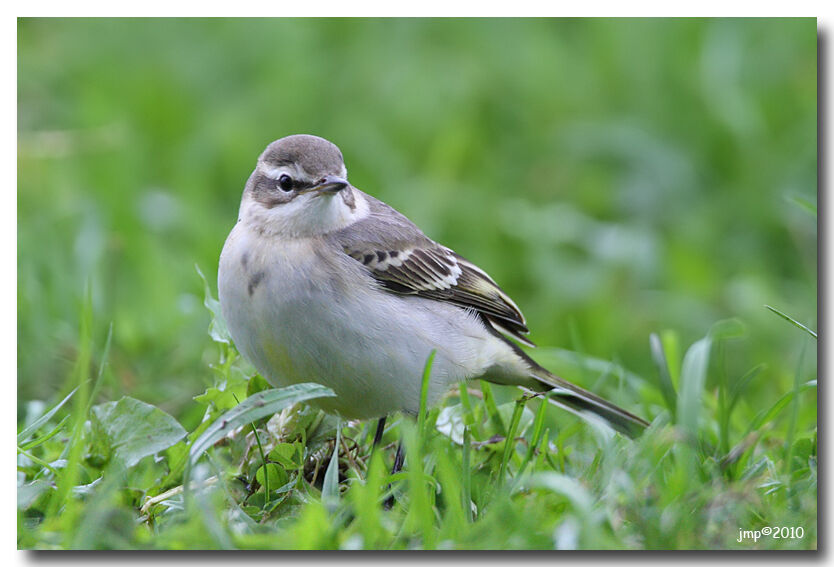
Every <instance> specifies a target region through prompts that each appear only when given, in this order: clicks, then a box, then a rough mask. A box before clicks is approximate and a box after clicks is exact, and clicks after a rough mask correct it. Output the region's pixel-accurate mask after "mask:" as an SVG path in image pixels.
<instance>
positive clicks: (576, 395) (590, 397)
mask: <svg viewBox="0 0 834 567" xmlns="http://www.w3.org/2000/svg"><path fill="white" fill-rule="evenodd" d="M531 362H532V361H531ZM531 376H532V378H534V379H535V382H534V383H530V384H528V385H527V386H526V387H524V386H522V388H523V389H525V390H532V391H534V392H538V393H549V394H550V395H549V396H548V400H549V401H550V402H551V403H552V404H554V405H557V406H560V407H562V408H563V409H567V410H568V411H570V412H572V413H575V414H577V415H579V416H580V417H585V416H586V415H587V412H590V413H592V414H595V415H597V416H599V417H600V418H602V419H603V420H604V421H605V422H606V423H608V424H609V425H610V426H611V427H612V428H614V429H616V430H617V431H619V432H620V433H622V434H624V435H627V436H628V437H631V438H632V439H633V438H635V437H637V436H638V435H640V434H641V433H642V432H643V430H644V429H645V428H646V427H648V426H649V422H647V421H646V420H645V419H642V418H640V417H638V416H636V415H634V414H633V413H631V412H628V411H626V410H624V409H623V408H621V407H619V406H617V405H615V404H612V403H611V402H609V401H608V400H604V399H603V398H601V397H599V396H597V395H596V394H593V393H591V392H589V391H587V390H585V389H583V388H580V387H579V386H577V385H575V384H571V383H570V382H568V381H567V380H565V379H563V378H559V377H558V376H556V375H555V374H552V373H551V372H549V371H548V370H546V369H544V368H542V367H541V366H539V365H538V364H535V363H534V366H533V367H532V368H531Z"/></svg>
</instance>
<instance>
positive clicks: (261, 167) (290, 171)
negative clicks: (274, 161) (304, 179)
mask: <svg viewBox="0 0 834 567" xmlns="http://www.w3.org/2000/svg"><path fill="white" fill-rule="evenodd" d="M257 169H258V171H260V172H261V173H263V174H264V175H266V176H267V177H269V178H270V179H278V178H279V177H281V175H283V174H284V173H286V174H287V175H289V176H290V177H292V178H293V179H295V178H297V177H299V175H298V167H296V166H295V165H291V166H277V167H276V166H274V165H267V164H265V163H263V162H261V163H259V164H258V167H257Z"/></svg>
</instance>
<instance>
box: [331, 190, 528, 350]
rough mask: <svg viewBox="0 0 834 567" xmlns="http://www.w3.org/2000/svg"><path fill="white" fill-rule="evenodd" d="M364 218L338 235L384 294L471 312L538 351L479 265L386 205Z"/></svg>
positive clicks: (519, 315)
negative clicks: (448, 304)
mask: <svg viewBox="0 0 834 567" xmlns="http://www.w3.org/2000/svg"><path fill="white" fill-rule="evenodd" d="M366 199H368V200H369V201H371V212H370V215H369V216H368V217H366V218H365V219H363V220H361V221H359V222H357V223H354V224H353V225H351V226H349V227H347V228H345V229H342V230H341V231H338V232H337V233H335V234H334V237H335V238H336V240H337V242H338V243H339V244H340V245H341V247H342V250H344V252H345V253H346V254H347V255H348V256H350V257H351V258H353V259H354V260H356V261H357V262H360V263H362V264H363V265H364V266H365V267H366V268H367V269H368V270H369V272H370V274H371V276H373V278H374V279H376V280H377V281H378V282H379V283H380V284H381V285H382V287H383V288H384V289H386V290H388V291H390V292H393V293H398V294H404V295H416V296H418V297H425V298H427V299H434V300H437V301H445V302H448V303H452V304H454V305H458V306H460V307H463V308H467V309H472V310H473V311H475V312H477V313H478V314H479V315H481V317H482V318H483V319H484V320H485V321H486V322H488V324H491V325H492V326H493V327H495V328H496V329H498V330H499V331H501V332H503V333H505V334H507V335H509V336H511V337H513V338H515V339H517V340H519V341H521V342H523V343H525V344H527V345H530V346H533V343H531V342H530V341H529V340H528V339H527V338H526V337H525V336H524V335H526V334H527V333H529V332H530V331H529V329H528V328H527V322H526V321H525V319H524V315H523V314H522V313H521V310H520V309H519V308H518V306H517V305H516V304H515V303H514V302H513V300H512V299H510V297H509V296H508V295H507V294H506V293H505V292H504V291H503V290H502V289H501V288H500V287H499V286H498V284H496V283H495V281H493V279H492V278H490V277H489V275H487V273H486V272H484V271H483V270H481V269H480V268H479V267H478V266H476V265H475V264H473V263H472V262H470V261H468V260H467V259H466V258H463V257H462V256H460V255H459V254H456V253H455V252H454V251H452V250H451V249H449V248H446V247H445V246H442V245H440V244H438V243H436V242H434V241H432V240H431V239H429V238H428V237H426V236H425V235H424V234H423V233H422V231H420V229H419V228H418V227H417V226H416V225H414V224H413V223H412V222H411V221H409V220H408V219H407V218H406V217H404V216H403V215H401V214H400V213H398V212H397V211H396V210H394V209H393V208H391V207H389V206H388V205H385V204H384V203H382V202H381V201H377V200H376V199H373V197H370V196H366Z"/></svg>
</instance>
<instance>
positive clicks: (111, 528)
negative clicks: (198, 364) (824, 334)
mask: <svg viewBox="0 0 834 567" xmlns="http://www.w3.org/2000/svg"><path fill="white" fill-rule="evenodd" d="M206 303H207V304H209V305H211V304H212V303H213V302H212V300H211V298H210V297H208V298H207V301H206ZM84 324H85V325H87V323H84ZM727 327H728V325H727V324H721V325H716V326H715V327H714V328H713V331H712V332H711V333H710V335H709V336H708V337H705V338H703V339H701V340H699V341H697V342H696V343H695V344H693V345H692V346H691V347H690V348H689V349H688V350H687V352H686V355H685V356H684V359H683V367H682V368H680V369H676V370H677V371H676V372H674V374H675V375H678V376H679V377H680V388H679V390H678V391H679V393H678V394H676V395H675V398H676V399H672V400H669V399H664V396H663V395H661V392H660V388H659V387H657V386H656V385H654V384H650V382H651V381H649V380H645V381H642V382H643V383H639V382H638V383H636V384H634V385H633V386H636V388H635V387H632V386H631V385H630V386H629V387H628V388H626V389H625V390H624V392H625V393H627V394H628V395H629V397H632V398H634V399H638V398H639V390H640V388H652V389H654V393H655V398H656V399H657V400H663V401H662V403H645V398H644V403H643V407H644V408H647V409H649V411H650V412H651V413H652V414H654V415H656V417H655V419H654V421H653V423H652V426H651V427H650V428H649V429H648V430H647V431H646V432H645V434H644V435H642V436H641V437H639V438H638V439H636V440H634V441H630V440H628V439H626V438H623V437H621V436H619V435H616V434H614V433H613V432H611V431H610V430H608V429H606V428H604V427H601V426H594V425H593V424H592V422H589V423H583V422H581V421H579V420H578V419H577V418H573V417H568V416H567V415H566V414H565V415H560V414H558V412H557V415H552V414H553V413H554V409H553V408H552V407H551V406H549V404H547V403H546V402H544V401H543V400H541V399H538V398H528V397H526V396H521V395H520V394H512V391H511V390H507V389H502V391H500V392H492V391H491V389H490V387H488V386H487V385H486V384H485V383H482V384H481V386H482V388H480V389H478V388H475V387H474V386H475V384H469V385H466V387H464V385H461V387H460V388H458V389H457V390H456V391H452V392H450V393H449V395H448V396H447V397H446V398H445V399H444V401H443V403H442V404H441V406H439V407H434V408H427V407H426V405H425V399H426V392H427V388H426V385H427V384H428V376H429V372H430V368H431V357H430V358H429V360H427V364H426V371H425V372H424V375H423V378H422V380H423V385H424V387H423V397H422V401H421V408H420V412H419V414H418V416H417V418H416V419H413V418H407V417H402V416H400V417H398V418H397V419H396V420H395V421H394V422H393V423H392V425H390V426H389V427H388V428H387V429H386V431H385V434H384V437H383V443H382V444H381V447H382V448H381V449H380V450H377V451H373V450H372V448H371V441H372V439H373V433H374V426H375V424H374V423H347V424H344V423H342V422H340V421H338V420H336V419H335V418H332V417H329V416H325V415H323V414H321V413H319V412H317V411H315V410H312V409H311V408H310V407H309V406H305V405H304V404H302V403H301V402H303V401H304V400H307V399H311V398H316V397H320V396H327V395H332V392H330V391H329V390H327V389H326V388H322V387H320V386H317V385H315V384H302V385H298V386H293V387H290V388H284V389H278V390H276V389H268V388H266V384H265V382H264V381H263V380H262V379H260V377H258V376H257V375H254V376H251V377H250V378H249V379H248V380H246V381H244V382H242V383H241V382H240V381H239V379H237V378H236V375H238V374H239V373H240V374H244V375H246V374H248V373H249V370H247V367H246V365H245V363H244V362H243V361H242V360H241V359H240V358H239V357H238V356H237V353H236V352H235V350H234V347H233V346H232V345H231V344H230V343H229V341H228V337H226V336H224V335H222V334H219V335H218V334H215V339H214V340H215V344H216V345H217V347H218V358H217V361H218V362H220V363H221V364H218V365H216V366H215V368H216V369H218V377H217V385H216V387H215V388H213V390H215V392H213V395H212V396H211V397H206V396H202V397H198V399H200V398H202V399H201V405H204V407H205V416H204V420H203V422H202V423H201V424H200V425H199V426H198V427H197V428H195V429H194V430H193V431H190V432H188V433H186V431H185V430H184V429H182V428H181V427H180V426H179V424H178V423H177V422H176V420H174V419H173V418H172V417H171V416H169V415H168V414H165V413H164V412H162V411H160V410H158V409H156V408H153V407H152V406H149V405H147V404H144V403H142V402H139V401H137V400H132V399H129V398H126V399H123V400H122V401H121V402H119V404H116V406H119V405H121V404H122V403H123V402H125V400H129V401H130V402H131V403H130V404H127V405H126V407H125V408H124V409H121V410H118V411H117V410H115V409H112V411H110V412H109V413H107V414H105V413H104V411H103V409H102V408H104V407H107V408H114V404H115V402H109V403H104V404H98V405H93V406H92V407H90V405H89V402H90V400H89V398H88V396H89V392H90V389H89V388H84V387H83V386H84V384H87V383H89V381H90V376H88V375H86V374H85V373H84V372H81V371H78V372H76V373H75V376H74V378H75V380H76V381H77V385H76V388H77V389H76V390H74V391H73V393H72V395H71V399H72V401H73V408H75V409H74V410H73V412H72V413H71V414H70V419H67V418H64V419H60V420H59V419H58V417H57V416H58V415H59V414H60V409H61V406H62V405H65V404H66V403H67V401H68V400H67V399H65V400H63V401H62V402H60V403H59V404H58V405H57V406H56V407H55V408H53V409H54V410H57V411H53V409H51V410H50V411H48V412H47V413H45V414H44V418H43V419H40V420H39V421H38V422H36V423H34V424H33V426H31V427H29V428H27V429H25V430H24V431H22V432H21V434H20V436H19V439H18V446H19V447H20V449H19V451H18V453H19V458H18V463H19V465H18V471H19V474H20V475H22V476H23V477H25V480H24V481H23V483H22V484H21V485H20V487H19V498H18V500H19V509H18V530H19V531H18V537H19V545H20V547H24V548H39V549H75V548H131V549H193V548H197V549H264V548H267V549H530V548H532V549H552V548H556V549H814V548H816V545H817V543H816V538H817V532H816V487H817V482H816V475H817V468H816V432H815V420H811V419H808V417H807V415H808V414H807V413H806V412H799V411H798V410H799V408H800V407H803V406H808V405H810V404H812V403H813V402H814V400H815V393H816V388H815V386H816V384H815V382H816V381H815V380H811V381H808V380H806V378H805V376H804V374H803V370H802V368H801V366H802V365H801V361H800V365H799V367H798V369H797V375H796V382H795V384H796V385H795V388H794V389H793V390H792V391H789V392H786V393H785V394H784V395H783V396H782V397H780V398H779V400H778V401H777V402H776V404H774V405H773V406H772V407H770V408H765V409H763V410H762V411H761V412H759V413H758V414H755V413H754V411H753V409H754V408H745V407H743V405H740V404H739V403H738V401H739V400H740V399H744V397H745V396H746V394H747V393H748V389H749V388H750V387H751V386H752V385H753V384H754V383H755V377H756V376H757V372H756V369H753V370H752V371H751V372H748V373H747V374H746V375H745V376H740V377H735V378H733V377H729V376H727V377H725V378H724V379H723V380H722V381H721V382H720V385H719V387H718V388H717V389H714V390H707V389H705V388H704V384H705V379H706V374H707V372H708V369H711V368H712V369H715V368H716V367H717V368H720V360H719V361H717V362H718V364H716V361H715V360H714V356H715V354H716V353H721V352H722V345H724V344H725V342H726V341H729V340H734V339H735V340H738V337H737V336H735V335H734V333H733V332H727ZM729 327H731V328H734V329H735V330H736V331H737V330H738V329H737V328H736V327H734V326H732V325H729ZM212 328H213V329H217V328H222V325H213V326H212ZM722 329H723V330H724V332H723V333H722V332H721V330H722ZM86 333H87V334H89V331H86ZM653 344H654V345H655V348H656V355H657V360H658V361H661V360H664V359H665V358H666V357H665V353H664V352H663V350H662V346H658V343H657V342H655V341H653ZM575 355H576V356H578V357H581V355H580V354H578V353H575ZM229 361H231V362H229ZM671 374H673V372H672V369H671V368H666V369H665V372H660V373H659V375H666V376H669V375H671ZM238 386H243V388H242V389H240V390H239V391H238V392H237V393H234V390H236V389H238ZM264 388H266V389H264ZM504 390H507V391H504ZM227 392H228V393H233V394H234V398H238V397H240V398H243V399H242V401H241V402H240V403H235V404H234V405H232V404H231V403H229V402H228V401H224V396H223V395H222V394H224V393H227ZM85 396H86V397H85ZM507 396H509V401H506V402H503V401H501V400H500V398H504V397H507ZM513 398H514V399H513ZM664 404H665V405H666V407H664ZM229 405H231V406H232V407H230V408H227V406H229ZM77 408H81V409H80V410H78V409H77ZM675 413H676V414H677V418H675V417H674V415H675ZM79 416H80V417H79ZM87 419H90V420H92V422H93V424H92V427H90V426H89V425H88V426H87V427H84V426H83V425H84V423H85V420H87ZM125 422H127V423H132V424H133V426H131V427H127V428H119V424H120V423H121V424H124V423H125ZM77 423H81V424H82V426H77V425H76V424H77ZM87 423H88V424H89V422H87ZM140 423H141V424H143V425H145V426H146V427H147V428H148V430H149V431H152V432H153V433H152V435H151V434H148V435H145V434H137V433H136V431H135V429H136V425H137V424H140ZM399 439H402V440H404V442H405V446H406V455H407V459H406V467H405V470H404V471H403V472H400V473H397V474H394V475H390V474H388V473H387V472H386V470H387V469H388V468H390V460H391V458H392V456H393V454H392V451H393V446H394V445H395V444H396V443H397V441H398V440H399ZM727 447H730V449H729V450H727ZM390 494H393V496H394V500H393V502H394V504H393V507H392V508H391V509H390V510H388V509H386V508H384V507H383V505H382V503H383V501H385V500H386V499H387V498H388V496H389V495H390ZM783 526H784V527H787V528H793V529H794V532H793V534H794V537H793V538H791V537H787V538H784V539H781V538H780V539H774V537H773V536H769V537H768V536H759V537H760V539H757V541H751V540H750V537H748V538H747V539H745V540H743V541H738V539H739V538H740V537H741V535H740V534H741V533H742V532H740V531H739V530H751V531H752V532H759V533H761V532H762V530H765V529H770V528H774V527H780V528H781V527H783ZM798 528H802V537H797V536H796V533H797V532H796V529H798ZM780 533H781V532H780Z"/></svg>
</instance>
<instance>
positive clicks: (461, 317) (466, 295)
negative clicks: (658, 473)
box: [218, 134, 648, 462]
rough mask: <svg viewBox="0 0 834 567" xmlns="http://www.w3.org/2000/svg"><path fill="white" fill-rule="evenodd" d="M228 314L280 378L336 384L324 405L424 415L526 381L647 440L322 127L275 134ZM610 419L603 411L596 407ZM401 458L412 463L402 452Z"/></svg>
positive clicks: (238, 257)
mask: <svg viewBox="0 0 834 567" xmlns="http://www.w3.org/2000/svg"><path fill="white" fill-rule="evenodd" d="M218 296H219V301H220V305H221V313H222V316H223V318H224V319H225V322H226V325H227V327H228V330H229V333H230V334H231V337H232V339H233V341H234V343H235V346H236V347H237V349H238V350H239V351H240V352H241V353H242V354H243V356H244V357H246V358H247V359H248V360H249V361H250V362H251V363H252V364H253V365H254V367H255V368H256V369H257V370H258V372H259V373H260V374H261V375H262V376H263V377H264V378H265V379H266V380H267V381H268V382H269V383H270V384H272V385H273V386H275V387H284V386H288V385H291V384H297V383H302V382H316V383H319V384H322V385H324V386H327V387H329V388H331V389H332V390H333V392H334V393H335V396H334V397H327V398H318V399H316V400H313V401H312V403H314V404H315V405H317V406H318V407H319V408H321V409H322V410H324V411H326V412H329V413H334V414H337V415H339V416H340V417H341V418H343V419H347V420H370V419H377V420H378V427H377V431H376V436H375V440H374V441H375V444H376V443H378V442H379V439H380V438H381V436H382V431H383V428H384V424H385V419H386V417H387V416H388V415H389V414H392V413H394V412H402V413H405V414H411V415H416V414H417V413H418V411H419V408H420V403H421V385H422V377H423V372H424V368H425V366H426V362H427V359H428V358H429V356H430V355H432V353H434V354H433V356H434V358H433V362H432V364H431V366H430V374H429V379H428V382H429V383H428V397H427V402H428V405H433V404H436V403H437V402H438V401H439V399H440V398H441V396H443V394H444V393H445V392H447V391H448V390H449V389H450V388H451V387H452V385H454V384H458V383H461V382H468V381H471V380H476V379H483V380H486V381H489V382H492V383H496V384H503V385H511V386H518V387H520V388H522V389H523V390H524V391H526V392H528V393H531V394H541V393H546V394H547V399H548V400H549V401H550V402H552V403H554V404H556V405H558V406H561V407H563V408H565V409H567V410H569V411H571V412H573V413H576V414H578V415H580V416H582V417H586V418H589V419H591V420H594V419H596V418H599V419H601V420H602V422H603V423H605V424H607V425H609V426H610V427H611V428H613V429H614V430H616V431H618V432H620V433H622V434H624V435H626V436H629V437H635V436H637V435H639V434H640V432H641V431H642V430H643V429H645V428H646V427H647V426H648V422H646V421H645V420H644V419H642V418H641V417H638V416H637V415H634V414H633V413H631V412H629V411H627V410H625V409H623V408H621V407H619V406H617V405H615V404H613V403H611V402H609V401H607V400H605V399H603V398H602V397H600V396H598V395H596V394H594V393H592V392H589V391H587V390H585V389H583V388H581V387H579V386H577V385H575V384H573V383H571V382H569V381H567V380H565V379H563V378H561V377H559V376H557V375H556V374H553V373H551V372H550V371H549V370H547V369H546V368H544V367H543V366H541V365H539V364H538V363H537V362H535V360H533V358H531V357H530V356H529V355H528V354H526V353H525V352H524V351H523V350H522V349H521V348H520V346H519V344H518V343H521V344H527V345H532V343H531V342H530V341H529V339H528V338H527V335H528V334H529V329H528V327H527V322H526V320H525V318H524V315H522V313H521V310H520V309H519V307H518V306H517V305H516V304H515V302H514V301H513V300H512V299H511V298H510V297H509V295H507V293H505V292H504V291H503V290H502V289H501V288H500V287H499V286H498V284H497V283H496V282H495V281H494V280H493V279H492V278H491V277H490V276H489V275H488V274H487V273H486V272H485V271H484V270H482V269H481V268H479V267H478V266H476V265H475V264H474V263H472V262H470V261H469V260H467V259H466V258H464V257H463V256H461V255H459V254H457V253H456V252H455V251H453V250H452V249H451V248H448V247H446V246H443V245H442V244H439V243H437V242H435V241H434V240H432V239H430V238H429V237H427V236H426V235H425V234H424V233H423V231H422V230H420V228H418V227H417V225H415V224H414V223H413V222H411V221H410V220H409V219H408V218H406V216H404V215H403V214H401V213H400V212H398V211H397V210H395V209H394V208H392V207H390V206H389V205H387V204H385V203H384V202H382V201H380V200H379V199H376V198H374V197H372V196H371V195H369V194H367V193H364V192H363V191H361V190H359V189H357V188H356V187H354V186H353V185H351V183H350V182H349V181H348V176H347V169H346V167H345V162H344V158H343V156H342V152H341V150H340V149H339V148H338V147H337V146H336V145H335V144H333V143H332V142H330V141H328V140H326V139H324V138H321V137H318V136H313V135H309V134H295V135H291V136H287V137H284V138H280V139H278V140H276V141H274V142H272V143H270V144H269V145H268V146H267V147H266V149H265V150H264V151H263V152H262V153H261V155H260V156H259V158H258V160H257V164H256V166H255V169H254V170H253V172H252V174H251V175H250V176H249V178H248V180H247V182H246V184H245V187H244V190H243V196H242V199H241V204H240V210H239V214H238V219H237V222H236V224H235V225H234V227H233V228H232V230H231V232H230V234H229V236H228V238H227V239H226V242H225V244H224V246H223V250H222V252H221V254H220V261H219V267H218ZM594 416H596V417H594ZM398 459H399V460H400V462H402V457H401V454H400V452H398Z"/></svg>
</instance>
